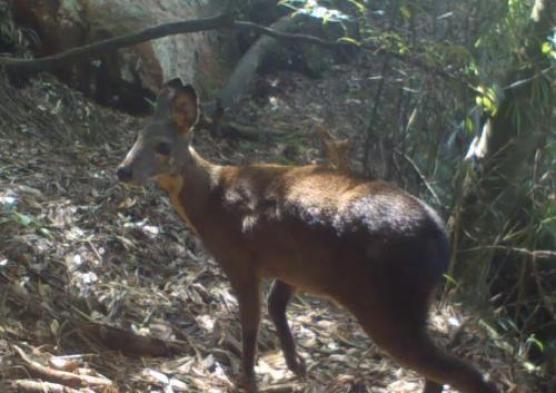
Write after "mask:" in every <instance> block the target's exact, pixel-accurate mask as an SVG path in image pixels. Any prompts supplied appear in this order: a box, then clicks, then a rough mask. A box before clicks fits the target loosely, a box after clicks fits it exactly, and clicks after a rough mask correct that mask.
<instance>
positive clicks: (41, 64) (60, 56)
mask: <svg viewBox="0 0 556 393" xmlns="http://www.w3.org/2000/svg"><path fill="white" fill-rule="evenodd" d="M232 22H233V20H232V19H231V17H230V15H229V14H227V13H221V14H219V15H216V16H213V17H210V18H204V19H196V20H188V21H182V22H173V23H165V24H162V25H159V26H155V27H150V28H147V29H144V30H141V31H138V32H136V33H129V34H125V35H122V36H119V37H115V38H109V39H106V40H102V41H98V42H94V43H92V44H88V45H84V46H79V47H76V48H72V49H69V50H67V51H64V52H60V53H57V54H55V55H52V56H46V57H42V58H39V59H31V60H29V59H14V58H9V57H0V66H3V67H4V68H5V69H6V71H8V72H11V73H17V74H28V73H33V72H39V71H48V70H52V69H56V68H59V67H62V66H65V65H67V64H68V62H72V61H76V60H82V59H83V58H84V57H94V56H97V55H100V54H101V53H102V52H106V51H112V50H117V49H122V48H126V47H129V46H133V45H137V44H140V43H142V42H146V41H150V40H155V39H158V38H163V37H166V36H169V35H175V34H182V33H193V32H199V31H206V30H215V29H221V28H225V27H231V26H232Z"/></svg>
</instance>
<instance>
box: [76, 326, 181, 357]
mask: <svg viewBox="0 0 556 393" xmlns="http://www.w3.org/2000/svg"><path fill="white" fill-rule="evenodd" d="M81 329H82V330H83V331H84V332H85V333H86V334H87V335H88V336H90V337H91V338H92V339H95V340H96V341H99V342H101V343H102V344H103V345H104V346H106V347H107V348H109V349H113V350H117V351H121V352H123V353H126V354H130V355H136V356H137V355H139V356H170V355H176V354H181V353H188V352H191V348H189V347H188V345H187V344H186V343H184V342H179V341H164V340H161V339H159V338H155V337H149V336H140V335H138V334H134V333H132V332H130V331H128V330H124V329H119V328H116V327H113V326H109V325H104V324H100V323H96V322H89V323H86V324H84V325H83V326H81Z"/></svg>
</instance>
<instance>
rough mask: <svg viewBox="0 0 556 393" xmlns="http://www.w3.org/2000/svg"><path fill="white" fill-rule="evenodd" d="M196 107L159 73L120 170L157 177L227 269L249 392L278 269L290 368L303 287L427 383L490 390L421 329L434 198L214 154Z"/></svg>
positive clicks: (428, 295) (433, 254) (275, 304)
mask: <svg viewBox="0 0 556 393" xmlns="http://www.w3.org/2000/svg"><path fill="white" fill-rule="evenodd" d="M198 117H199V105H198V99H197V95H196V93H195V90H194V89H193V88H192V87H191V86H189V85H187V86H184V85H182V83H181V81H180V80H179V79H174V80H172V81H170V82H168V83H166V84H165V86H164V87H163V89H162V91H161V93H160V94H159V96H158V100H157V107H156V111H155V114H154V117H153V119H152V120H151V121H150V122H149V123H148V124H147V126H146V127H145V128H144V129H142V130H141V131H140V132H139V136H138V138H137V141H136V142H135V144H134V145H133V147H132V148H131V150H130V151H129V153H128V154H127V156H126V158H125V159H124V161H123V162H122V163H121V165H120V166H119V167H118V171H117V174H118V177H119V179H120V180H121V181H123V182H128V183H135V184H143V183H145V182H146V181H148V180H149V179H154V180H155V181H156V182H157V183H158V184H159V185H160V187H162V188H163V189H164V190H165V191H166V192H167V193H168V195H169V197H170V200H171V202H172V204H173V205H174V207H175V209H176V210H177V212H178V213H179V215H180V216H181V217H182V219H183V220H184V221H185V222H186V223H187V224H188V225H189V226H190V227H191V228H192V229H193V230H194V231H195V232H196V234H197V235H198V236H199V237H200V238H201V239H202V242H203V244H204V246H205V247H206V248H207V250H209V252H211V253H212V255H213V256H214V257H215V258H216V260H217V261H218V263H219V264H220V266H221V267H222V269H223V270H224V271H225V273H226V274H227V276H228V277H229V280H230V282H231V285H232V288H233V290H234V291H235V294H236V295H237V298H238V302H239V313H240V321H241V328H242V341H243V343H242V346H243V354H242V367H243V378H244V383H245V387H246V389H247V391H248V392H250V393H253V392H256V391H257V386H256V382H255V372H254V365H255V355H256V344H257V334H258V329H259V322H260V315H261V314H260V306H261V293H260V292H261V281H262V280H263V279H264V278H274V279H275V281H274V283H273V286H272V289H271V292H270V295H269V298H268V307H269V313H270V316H271V318H272V321H273V322H274V324H275V326H276V330H277V332H278V337H279V339H280V344H281V347H282V350H283V352H284V356H285V359H286V363H287V366H288V368H289V369H291V370H292V371H293V372H294V373H296V374H297V375H300V376H302V375H304V374H305V366H304V362H303V360H302V359H301V358H300V357H299V356H298V355H297V352H296V348H295V342H294V338H293V336H292V334H291V331H290V328H289V326H288V321H287V319H286V307H287V305H288V302H289V301H290V299H291V298H292V295H293V294H294V292H295V291H297V290H303V291H307V292H311V293H313V294H317V295H323V296H327V297H329V298H332V299H333V300H335V301H336V302H337V303H339V304H340V305H341V306H343V307H345V308H346V309H348V310H349V311H351V312H352V313H353V315H354V316H355V317H356V318H357V320H358V322H359V323H360V324H361V326H362V327H363V329H364V330H365V331H366V332H367V333H368V335H369V336H370V337H371V338H372V339H373V340H374V341H375V342H376V343H377V344H378V345H379V346H380V347H381V348H382V349H384V350H385V351H386V352H387V353H388V354H390V356H392V357H393V358H394V359H395V360H396V361H398V362H399V363H400V364H401V365H403V366H406V367H408V368H411V369H413V370H415V371H417V372H418V373H420V374H422V375H423V376H424V377H425V388H424V392H426V393H439V392H441V391H442V385H443V384H450V385H451V386H452V387H454V388H455V389H457V390H459V391H460V392H463V393H495V392H497V390H496V388H495V387H494V385H492V384H490V383H488V382H486V381H485V380H484V379H483V376H482V375H481V373H479V372H478V371H477V370H476V369H475V368H474V367H472V366H471V365H470V364H468V363H466V362H464V361H462V360H459V359H458V358H456V357H453V356H450V355H448V354H445V353H444V352H442V351H440V350H439V349H437V348H436V347H435V345H434V344H433V343H432V341H431V340H430V338H429V336H428V334H427V331H426V323H427V314H428V309H429V304H430V302H431V299H432V297H433V293H434V289H435V287H436V285H437V284H438V283H439V281H440V280H441V278H442V274H443V272H444V271H445V269H446V266H447V264H448V259H449V255H448V254H449V251H448V250H449V247H448V240H447V236H446V233H445V231H444V229H443V225H442V223H441V220H440V218H439V217H438V215H437V214H436V213H435V212H434V211H433V210H432V209H431V208H430V207H428V206H427V205H426V204H425V203H423V202H422V201H420V200H419V199H417V198H415V197H413V196H411V195H409V194H407V193H405V192H404V191H402V190H400V189H398V188H395V187H394V186H392V185H389V184H387V183H384V182H378V181H376V182H368V181H365V180H361V179H358V178H356V177H353V176H348V175H345V174H342V173H340V172H338V171H336V170H334V168H330V166H319V165H307V166H282V165H267V164H259V165H250V166H220V165H215V164H212V163H210V162H208V161H207V160H205V159H203V158H202V157H201V156H200V155H199V154H197V153H196V152H195V150H194V148H193V147H192V146H191V139H192V127H193V126H194V125H195V123H196V121H197V119H198Z"/></svg>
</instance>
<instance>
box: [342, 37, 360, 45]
mask: <svg viewBox="0 0 556 393" xmlns="http://www.w3.org/2000/svg"><path fill="white" fill-rule="evenodd" d="M338 42H347V43H348V44H353V45H355V46H361V43H360V42H359V41H357V40H356V39H353V38H351V37H341V38H340V39H338Z"/></svg>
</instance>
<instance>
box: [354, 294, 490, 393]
mask: <svg viewBox="0 0 556 393" xmlns="http://www.w3.org/2000/svg"><path fill="white" fill-rule="evenodd" d="M427 308H428V307H426V305H423V306H422V311H420V312H418V313H417V315H416V314H414V313H413V312H412V311H415V310H414V309H413V310H412V309H408V306H407V304H403V305H402V304H400V305H398V307H395V305H391V306H390V307H388V308H385V307H379V308H378V309H377V308H373V307H371V308H369V309H367V310H365V307H352V311H353V313H354V314H355V316H356V318H357V319H358V320H359V322H360V324H361V326H362V327H363V329H364V330H365V331H366V332H367V334H368V335H369V336H370V337H371V338H372V339H373V340H374V341H375V342H376V344H377V345H378V346H379V347H380V348H382V349H383V350H384V351H386V352H387V353H388V354H389V355H390V356H391V357H392V358H393V359H394V360H396V361H397V362H398V363H399V364H400V365H402V366H404V367H407V368H410V369H412V370H414V371H416V372H418V373H419V374H421V375H422V376H423V377H425V388H424V390H423V393H440V392H441V391H442V385H444V384H447V385H450V386H452V387H453V388H455V389H456V390H458V391H459V392H461V393H497V392H498V391H497V389H496V387H494V385H492V384H490V383H488V382H486V381H485V380H484V378H483V376H482V374H481V373H480V372H479V371H478V370H477V369H475V368H474V367H473V366H471V365H470V364H468V363H467V362H465V361H463V360H460V359H458V358H456V357H454V356H452V355H449V354H447V353H445V352H443V351H441V350H440V349H438V348H437V347H436V345H435V344H434V343H433V342H432V340H431V339H430V337H429V335H428V334H427V331H426V312H425V310H426V309H427ZM379 310H380V311H379ZM419 314H422V315H419Z"/></svg>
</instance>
